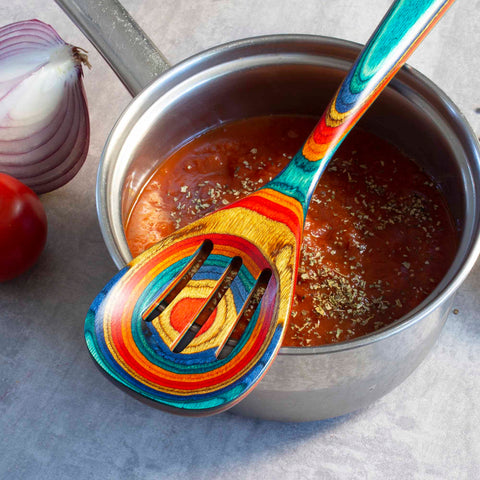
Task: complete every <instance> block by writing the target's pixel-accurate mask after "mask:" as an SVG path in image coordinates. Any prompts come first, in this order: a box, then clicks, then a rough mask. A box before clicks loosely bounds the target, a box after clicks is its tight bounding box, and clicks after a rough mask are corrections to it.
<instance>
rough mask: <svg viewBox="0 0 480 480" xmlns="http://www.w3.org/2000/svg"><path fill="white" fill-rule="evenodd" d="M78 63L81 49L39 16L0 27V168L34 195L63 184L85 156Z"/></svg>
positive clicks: (82, 57)
mask: <svg viewBox="0 0 480 480" xmlns="http://www.w3.org/2000/svg"><path fill="white" fill-rule="evenodd" d="M82 63H85V64H86V65H88V66H89V64H88V61H87V60H86V56H85V55H84V54H83V53H82V50H81V49H79V48H77V47H73V46H72V45H69V44H67V43H65V42H64V41H63V40H62V39H61V38H60V36H59V35H58V34H57V33H56V32H55V30H54V29H53V28H52V27H51V26H50V25H47V24H45V23H43V22H41V21H39V20H26V21H23V22H17V23H12V24H10V25H6V26H4V27H1V28H0V172H3V173H6V174H8V175H11V176H12V177H15V178H17V179H18V180H20V181H21V182H22V183H24V184H26V185H28V186H29V187H30V188H31V189H32V190H33V191H34V192H36V193H37V194H40V193H46V192H50V191H52V190H55V189H57V188H59V187H61V186H62V185H64V184H66V183H67V182H68V181H70V180H71V179H72V178H73V177H74V176H75V175H76V174H77V173H78V171H79V170H80V168H81V166H82V165H83V163H84V162H85V159H86V157H87V153H88V147H89V142H90V121H89V115H88V107H87V99H86V95H85V89H84V86H83V80H82V77H83V69H82Z"/></svg>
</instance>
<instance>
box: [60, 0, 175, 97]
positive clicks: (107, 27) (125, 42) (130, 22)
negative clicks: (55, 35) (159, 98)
mask: <svg viewBox="0 0 480 480" xmlns="http://www.w3.org/2000/svg"><path fill="white" fill-rule="evenodd" d="M55 1H56V3H57V4H58V5H59V6H60V8H62V10H63V11H64V12H65V13H66V14H67V15H68V16H69V17H70V19H71V20H72V21H73V22H74V23H75V25H77V27H78V28H79V29H80V30H81V31H82V32H83V34H84V35H85V36H86V37H87V38H88V39H89V40H90V42H92V44H93V45H94V46H95V48H96V49H97V50H98V51H99V52H100V54H101V55H102V57H103V58H104V59H105V60H106V61H107V63H108V64H109V65H110V67H111V68H112V69H113V71H114V72H115V73H116V74H117V76H118V78H120V80H121V81H122V83H123V84H124V85H125V87H126V88H127V90H128V91H129V92H130V94H131V95H132V96H135V95H136V94H137V93H139V92H140V91H142V90H143V89H144V88H145V87H146V86H147V85H149V84H150V83H151V82H152V81H153V80H155V79H156V78H157V77H158V76H160V75H161V74H162V73H163V72H165V71H166V70H168V69H169V68H170V65H169V64H168V62H167V61H166V60H165V57H164V56H163V55H162V53H161V52H160V50H158V48H157V47H156V46H155V45H154V44H153V42H152V41H151V40H150V38H149V37H148V36H147V35H146V34H145V32H144V31H143V30H142V29H141V28H140V27H139V26H138V24H137V23H136V22H135V20H134V19H133V18H132V17H131V16H130V14H129V13H128V12H127V11H126V10H125V8H123V6H122V5H121V4H120V3H119V2H118V1H117V0H55Z"/></svg>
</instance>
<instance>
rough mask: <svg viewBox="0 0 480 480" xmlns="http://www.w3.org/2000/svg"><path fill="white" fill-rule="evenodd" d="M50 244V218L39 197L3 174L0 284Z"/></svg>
mask: <svg viewBox="0 0 480 480" xmlns="http://www.w3.org/2000/svg"><path fill="white" fill-rule="evenodd" d="M46 240H47V216H46V214H45V210H44V208H43V205H42V203H41V201H40V199H39V198H38V196H37V195H36V194H35V193H34V192H33V190H31V189H30V188H29V187H27V186H26V185H24V184H23V183H22V182H20V181H19V180H17V179H16V178H13V177H11V176H10V175H6V174H4V173H0V282H5V281H7V280H11V279H12V278H15V277H17V276H18V275H20V274H21V273H23V272H25V270H28V269H29V268H30V267H31V266H32V265H33V264H34V263H35V262H36V261H37V259H38V257H39V256H40V254H41V253H42V251H43V248H44V247H45V243H46Z"/></svg>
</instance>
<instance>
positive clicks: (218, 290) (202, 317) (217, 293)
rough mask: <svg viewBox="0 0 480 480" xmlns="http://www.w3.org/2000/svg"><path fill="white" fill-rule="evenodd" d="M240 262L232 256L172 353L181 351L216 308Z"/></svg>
mask: <svg viewBox="0 0 480 480" xmlns="http://www.w3.org/2000/svg"><path fill="white" fill-rule="evenodd" d="M242 264H243V261H242V258H241V257H238V256H235V257H233V258H232V260H231V262H230V264H229V265H228V267H227V269H226V270H225V273H224V274H223V275H222V277H221V278H220V279H219V281H218V283H217V285H216V287H215V288H214V290H213V291H212V293H211V294H210V296H209V297H208V299H207V301H206V302H205V304H204V305H203V307H202V309H201V310H200V312H199V313H198V314H197V316H196V317H195V321H194V322H193V323H192V325H191V326H190V328H189V329H188V330H187V331H186V332H185V334H184V335H183V336H182V337H181V338H180V340H179V341H178V343H177V345H176V346H175V347H174V349H173V352H174V353H181V352H182V351H183V350H185V348H186V347H187V346H188V345H189V344H190V342H191V341H192V340H193V339H194V338H195V336H196V335H197V333H198V332H199V331H200V329H201V328H202V326H203V325H204V324H205V322H206V321H207V320H208V318H209V317H210V315H211V314H212V313H213V312H214V310H215V308H217V305H218V303H219V302H220V300H221V299H222V298H223V296H224V295H225V294H226V293H227V290H228V289H229V288H230V286H231V284H232V282H233V280H235V277H236V276H237V274H238V272H239V270H240V268H241V266H242Z"/></svg>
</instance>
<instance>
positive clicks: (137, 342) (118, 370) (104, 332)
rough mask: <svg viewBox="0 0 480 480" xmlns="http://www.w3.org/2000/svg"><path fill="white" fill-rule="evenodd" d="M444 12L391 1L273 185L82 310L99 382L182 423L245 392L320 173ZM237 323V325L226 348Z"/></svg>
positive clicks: (142, 262) (286, 310)
mask: <svg viewBox="0 0 480 480" xmlns="http://www.w3.org/2000/svg"><path fill="white" fill-rule="evenodd" d="M452 3H453V0H399V1H396V2H395V3H394V4H393V6H392V7H391V9H390V11H389V12H388V14H387V15H386V16H385V18H384V19H383V21H382V22H381V24H380V25H379V27H378V28H377V30H376V31H375V33H374V34H373V36H372V37H371V39H370V40H369V42H368V43H367V45H366V46H365V48H364V49H363V51H362V53H361V54H360V56H359V58H358V59H357V61H356V62H355V64H354V65H353V67H352V69H351V71H350V72H349V74H348V75H347V77H346V79H345V80H344V82H343V83H342V85H341V86H340V88H339V90H338V91H337V93H336V95H335V97H334V98H333V100H332V101H331V103H330V104H329V106H328V108H327V110H326V112H325V113H324V115H323V116H322V118H321V120H320V122H319V123H318V124H317V126H316V127H315V129H314V131H313V132H312V134H311V135H310V137H309V138H308V139H307V141H306V143H305V144H304V146H303V148H302V149H301V151H299V152H298V153H297V154H296V155H295V157H294V158H293V159H292V161H291V162H290V163H289V165H288V166H287V167H286V168H285V169H284V170H283V171H282V172H281V173H280V174H279V175H278V176H277V177H276V178H275V179H273V180H272V181H271V182H269V183H268V184H267V185H265V187H264V188H262V189H260V190H259V191H257V192H255V193H253V194H251V195H249V196H248V197H246V198H244V199H242V200H239V201H237V202H235V203H233V204H231V205H229V206H226V207H224V208H222V209H220V210H218V211H216V212H214V213H212V214H210V215H208V216H206V217H204V218H202V219H201V220H198V221H196V222H194V223H192V224H191V225H189V226H187V227H185V228H182V229H181V230H178V231H177V232H175V233H173V234H172V235H170V236H169V237H167V238H165V239H163V240H162V241H160V243H158V244H157V245H155V246H154V247H152V248H150V249H149V250H147V251H146V252H144V253H143V254H141V255H140V256H138V257H137V258H135V259H134V260H133V261H132V262H131V263H130V264H128V265H127V266H126V267H124V268H123V269H122V270H121V271H120V272H119V273H118V274H117V275H116V276H115V277H114V278H113V279H112V280H111V281H110V282H109V283H108V285H107V286H106V287H105V288H104V289H103V291H102V292H101V293H100V294H99V295H98V296H97V298H96V299H95V301H94V302H93V304H92V306H91V308H90V310H89V312H88V315H87V319H86V325H85V337H86V341H87V345H88V348H89V350H90V352H91V354H92V356H93V357H94V359H95V360H96V362H97V363H98V365H99V366H100V367H101V368H102V369H103V370H104V371H105V372H107V373H108V374H109V375H110V377H111V378H113V379H115V380H116V381H117V382H119V383H120V384H121V385H123V386H126V387H128V389H129V390H130V391H133V392H136V393H138V394H140V395H141V396H143V397H145V398H147V399H150V400H152V401H153V402H155V403H156V404H157V405H158V406H160V407H162V408H165V409H167V410H170V411H173V412H175V413H180V414H186V415H188V414H190V415H205V414H213V413H217V412H221V411H223V410H225V409H227V408H229V407H231V406H232V405H234V404H235V403H236V402H238V401H240V400H241V399H242V398H243V397H244V396H245V395H247V394H248V392H250V391H251V389H252V388H254V386H255V385H256V384H257V383H258V381H259V380H260V379H261V377H262V376H263V375H264V374H265V372H266V370H267V368H268V367H269V365H270V364H271V362H272V360H273V359H274V357H275V355H276V353H277V351H278V349H279V347H280V345H281V343H282V339H283V336H284V332H285V328H286V325H287V321H288V318H289V314H290V309H291V305H292V299H293V294H294V289H295V283H296V275H297V268H298V261H299V252H300V246H301V241H302V232H303V224H304V220H305V215H306V212H307V209H308V205H309V202H310V199H311V197H312V194H313V192H314V190H315V187H316V185H317V182H318V180H319V178H320V176H321V174H322V172H323V171H324V170H325V168H326V166H327V164H328V162H329V160H330V159H331V158H332V156H333V154H334V152H335V151H336V149H337V148H338V146H339V145H340V143H341V142H342V140H343V139H344V137H345V136H346V135H347V133H348V132H349V131H350V129H351V128H352V127H353V126H354V125H355V124H356V123H357V121H358V119H359V118H360V117H361V116H362V114H363V113H364V112H365V110H366V109H367V108H368V107H369V106H370V105H371V104H372V102H373V101H374V99H375V98H376V97H377V96H378V94H379V93H380V92H381V91H382V90H383V88H384V87H385V86H386V85H387V83H388V81H389V80H390V79H391V78H392V77H393V76H394V74H395V72H396V71H397V70H398V69H399V68H400V67H401V65H402V64H403V63H404V62H405V61H406V59H407V57H408V56H409V55H410V54H411V53H412V51H413V50H414V49H415V47H416V46H417V45H418V44H419V43H420V41H421V40H422V39H423V37H424V36H425V35H426V34H427V32H428V31H429V30H430V29H431V28H432V27H433V25H434V24H435V23H436V22H437V21H438V20H439V19H440V17H441V16H442V14H443V13H444V12H445V11H446V9H447V8H448V7H449V6H450V5H451V4H452ZM240 320H241V322H240ZM246 321H248V323H247V322H246ZM239 322H240V323H242V324H245V323H247V326H246V328H245V329H244V331H243V333H241V334H238V335H239V338H237V340H236V342H232V341H231V340H230V341H229V338H230V336H231V335H232V332H233V331H234V329H235V327H236V325H237V324H239Z"/></svg>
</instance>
